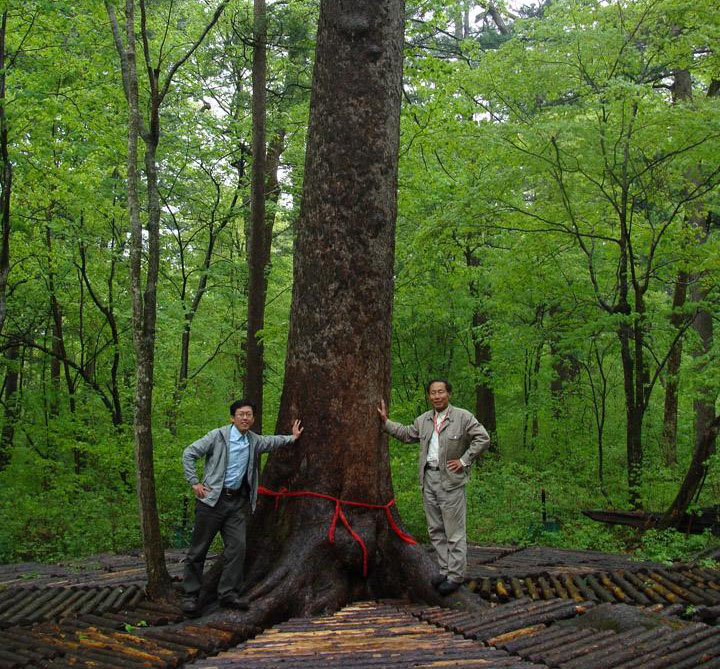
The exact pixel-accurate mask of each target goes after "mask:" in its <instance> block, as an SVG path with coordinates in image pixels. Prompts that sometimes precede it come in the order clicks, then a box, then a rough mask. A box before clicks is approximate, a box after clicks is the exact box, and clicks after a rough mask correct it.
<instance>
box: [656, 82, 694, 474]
mask: <svg viewBox="0 0 720 669" xmlns="http://www.w3.org/2000/svg"><path fill="white" fill-rule="evenodd" d="M672 95H673V104H676V103H678V102H683V101H686V100H689V99H691V98H692V80H691V78H690V71H689V70H687V69H680V70H676V71H675V76H674V81H673V86H672ZM687 285H688V274H687V272H686V271H684V270H680V271H679V272H678V277H677V280H676V281H675V289H674V291H673V301H672V314H671V316H670V322H671V323H672V325H673V327H674V328H675V329H676V330H679V329H680V328H681V327H682V325H683V321H684V318H683V316H682V313H681V311H682V308H683V307H684V306H685V299H686V297H687ZM682 346H683V343H682V339H678V340H677V341H676V342H675V344H674V345H673V347H672V350H671V351H670V355H669V357H668V361H667V383H666V384H665V407H664V412H663V432H662V437H661V444H662V453H663V459H664V461H665V465H666V466H670V465H674V464H675V463H677V414H678V374H679V373H680V365H681V363H682Z"/></svg>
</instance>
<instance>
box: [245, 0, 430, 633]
mask: <svg viewBox="0 0 720 669" xmlns="http://www.w3.org/2000/svg"><path fill="white" fill-rule="evenodd" d="M403 21H404V7H403V1H402V0H384V1H383V2H377V1H376V2H370V1H368V0H364V1H358V0H355V1H353V2H349V1H345V2H338V1H337V0H323V2H322V4H321V8H320V20H319V28H318V37H317V53H316V64H315V72H314V77H313V87H312V99H311V113H310V126H309V134H308V146H307V155H306V162H305V182H304V189H303V201H302V209H301V214H300V221H299V224H298V230H297V240H296V252H295V269H294V290H293V300H292V312H291V316H290V335H289V343H288V355H287V362H286V369H285V386H284V389H283V396H282V402H281V407H280V414H279V418H278V431H279V432H285V433H287V432H288V431H289V427H290V422H291V420H292V419H293V418H296V417H300V418H302V420H303V421H304V425H305V432H304V435H303V437H302V439H301V441H300V443H299V444H297V445H295V446H290V447H288V448H287V449H286V450H284V451H280V452H278V453H276V454H273V455H272V456H271V457H270V459H269V462H268V465H267V468H266V470H265V473H264V483H265V485H266V486H268V487H269V488H270V489H273V490H278V489H280V488H281V487H286V488H288V489H289V490H290V491H312V492H317V493H322V494H324V495H328V496H331V497H333V498H338V499H342V500H349V501H353V502H363V503H371V504H380V505H384V504H386V503H387V502H389V501H390V500H392V498H393V490H392V482H391V479H390V468H389V462H388V450H387V439H386V437H385V436H384V435H383V433H382V430H381V425H380V421H379V419H378V415H377V411H376V407H377V406H378V403H379V401H380V399H381V398H383V397H385V398H387V397H388V395H389V390H390V320H391V309H392V295H393V259H394V236H395V217H396V185H397V158H398V143H399V120H400V98H401V81H402V51H403ZM342 511H343V512H344V514H345V516H346V517H347V520H348V522H349V524H350V525H351V526H352V528H353V531H354V532H356V533H357V534H358V536H359V537H361V538H362V540H363V542H364V544H365V546H366V548H367V576H365V575H364V574H363V553H362V550H361V546H360V544H359V542H358V541H356V540H355V539H354V538H353V537H352V536H351V535H350V533H349V532H348V531H347V530H346V529H345V528H344V527H343V526H342V525H341V524H340V523H338V527H337V532H336V534H335V537H334V538H335V541H334V542H331V541H330V540H329V538H328V529H329V527H330V524H331V519H332V517H333V514H334V513H335V505H334V503H333V502H332V501H331V500H327V499H318V498H314V497H309V496H298V497H288V498H286V499H284V500H281V501H280V502H279V504H278V506H277V507H276V504H275V501H274V500H273V499H271V498H268V497H264V498H263V497H261V499H260V501H259V508H258V511H257V514H256V515H255V517H254V522H253V523H252V532H251V541H250V545H251V547H252V549H253V551H252V553H251V555H250V571H249V575H248V578H249V580H250V581H251V582H252V583H258V582H259V584H258V585H257V586H256V588H255V589H254V591H253V592H252V593H251V594H252V596H253V598H257V599H258V603H257V605H258V610H259V611H265V612H266V616H265V617H266V619H267V620H269V619H272V618H276V619H277V618H279V617H282V616H288V615H307V614H310V613H315V612H318V611H321V610H326V609H335V608H337V607H339V606H341V605H343V604H344V603H345V602H348V601H350V600H352V599H355V598H358V597H372V596H381V595H384V596H397V595H401V594H415V595H416V596H418V595H420V594H422V595H424V596H425V597H426V598H432V592H431V588H429V586H427V580H426V579H425V578H423V576H427V575H429V572H430V561H429V558H427V556H426V554H425V552H424V551H423V550H422V549H420V548H419V547H418V546H416V545H411V544H409V543H405V542H404V541H403V540H402V539H401V538H400V537H399V536H398V535H397V534H396V533H395V532H394V531H393V529H392V528H391V527H390V525H389V522H388V519H387V517H386V515H385V512H384V510H383V509H367V508H361V507H353V506H349V505H344V506H343V507H342ZM393 513H394V515H395V517H397V516H396V512H394V511H393ZM258 615H260V614H258Z"/></svg>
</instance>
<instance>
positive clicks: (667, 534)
mask: <svg viewBox="0 0 720 669" xmlns="http://www.w3.org/2000/svg"><path fill="white" fill-rule="evenodd" d="M717 543H718V540H717V537H713V536H712V534H711V533H710V531H709V530H707V531H706V532H705V533H703V534H684V533H682V532H678V531H677V530H648V531H647V532H643V534H642V537H641V541H640V545H639V546H638V549H637V551H636V552H635V556H636V557H637V559H639V560H653V561H655V562H662V563H663V564H671V563H672V562H674V561H675V560H691V559H694V558H695V557H696V556H697V555H698V554H699V553H701V552H703V551H705V550H707V549H708V548H710V547H711V546H716V545H717Z"/></svg>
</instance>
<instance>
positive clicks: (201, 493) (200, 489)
mask: <svg viewBox="0 0 720 669" xmlns="http://www.w3.org/2000/svg"><path fill="white" fill-rule="evenodd" d="M192 489H193V492H194V493H195V497H197V498H198V499H205V496H206V495H207V493H209V492H210V488H206V487H205V486H204V485H203V484H202V483H196V484H195V485H194V486H192Z"/></svg>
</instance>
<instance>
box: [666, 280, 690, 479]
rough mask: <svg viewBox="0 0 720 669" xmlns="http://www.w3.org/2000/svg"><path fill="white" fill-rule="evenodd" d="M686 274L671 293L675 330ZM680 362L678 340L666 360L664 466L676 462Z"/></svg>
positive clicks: (677, 326) (684, 292)
mask: <svg viewBox="0 0 720 669" xmlns="http://www.w3.org/2000/svg"><path fill="white" fill-rule="evenodd" d="M687 285H688V274H687V272H684V271H682V270H681V271H680V272H678V277H677V280H676V281H675V290H674V291H673V301H672V314H671V315H670V322H671V323H672V325H673V327H674V328H675V329H676V330H677V329H679V328H680V327H682V325H683V322H684V320H685V319H684V318H683V315H682V309H683V307H684V306H685V298H686V296H687ZM681 362H682V339H678V340H677V341H676V342H675V344H674V346H673V347H672V350H671V351H670V355H669V357H668V360H667V382H666V384H665V408H664V412H663V431H662V438H661V439H662V453H663V459H664V461H665V465H666V466H668V467H669V466H670V465H674V464H675V463H676V462H677V416H678V374H679V373H680V364H681Z"/></svg>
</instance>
